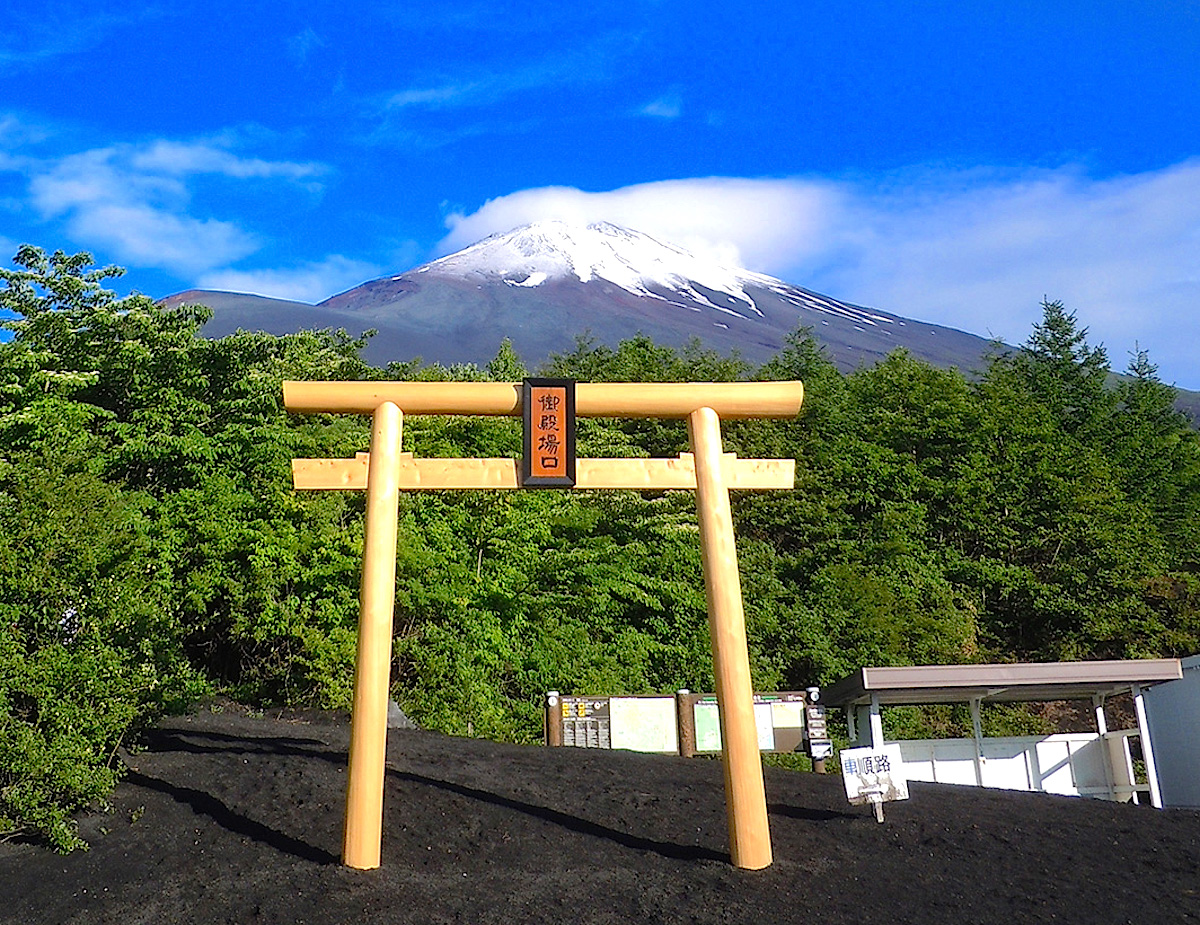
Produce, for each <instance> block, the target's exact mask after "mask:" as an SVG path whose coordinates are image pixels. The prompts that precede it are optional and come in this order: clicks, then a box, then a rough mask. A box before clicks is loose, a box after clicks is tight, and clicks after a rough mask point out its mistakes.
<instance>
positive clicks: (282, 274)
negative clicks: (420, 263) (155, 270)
mask: <svg viewBox="0 0 1200 925" xmlns="http://www.w3.org/2000/svg"><path fill="white" fill-rule="evenodd" d="M382 272H383V271H382V270H381V269H380V268H379V267H377V266H375V265H374V264H371V263H365V262H363V261H361V260H351V259H349V258H348V257H343V256H341V255H340V254H333V255H331V256H329V257H326V258H325V259H324V260H322V261H321V262H319V263H307V264H304V265H303V266H300V267H291V268H286V269H271V270H213V271H211V272H209V273H205V274H203V275H202V276H201V277H200V279H199V283H198V285H199V286H200V287H201V288H203V289H221V290H226V291H229V292H249V293H253V294H254V295H264V296H269V297H271V298H274V299H291V300H293V301H297V302H314V303H315V302H320V301H322V300H324V299H327V298H328V297H329V296H331V295H333V294H335V293H338V292H344V291H345V290H347V289H351V288H353V287H354V286H357V285H358V284H359V283H362V282H365V281H367V280H370V279H375V278H377V277H378V276H380V275H381V274H382Z"/></svg>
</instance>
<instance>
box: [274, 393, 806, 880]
mask: <svg viewBox="0 0 1200 925" xmlns="http://www.w3.org/2000/svg"><path fill="white" fill-rule="evenodd" d="M522 392H523V389H522V384H521V383H493V382H294V381H293V382H284V383H283V398H284V406H285V407H286V408H287V410H288V411H292V412H297V413H348V414H369V415H371V416H372V417H373V427H372V432H371V449H370V452H369V453H366V454H363V453H360V454H359V455H358V456H357V457H355V458H354V459H296V460H293V462H292V467H293V484H294V485H295V487H296V488H298V489H324V490H337V489H360V490H361V489H366V492H367V512H366V535H365V538H364V542H363V576H362V597H361V604H360V611H359V626H358V655H357V661H356V665H355V673H354V703H353V712H352V714H351V727H350V766H349V775H348V776H349V781H348V784H347V793H346V822H345V830H344V835H343V841H342V863H343V864H344V865H346V866H347V867H353V868H356V869H359V870H371V869H374V868H377V867H378V866H379V863H380V846H381V840H382V829H383V783H384V761H385V750H386V745H387V706H388V685H389V681H390V668H391V652H392V620H393V615H394V614H393V610H394V605H395V598H396V589H395V585H396V533H397V521H398V507H399V492H400V491H401V490H413V489H456V488H462V489H465V488H520V487H521V485H522V479H521V468H520V463H521V461H520V460H517V459H414V458H413V455H412V454H411V453H402V452H400V436H401V430H402V426H403V420H404V415H405V414H417V415H420V414H480V415H504V416H514V417H515V416H520V415H521V414H522ZM803 397H804V386H803V385H802V384H801V383H800V382H733V383H712V382H687V383H682V382H672V383H579V384H577V385H575V414H576V415H577V416H580V417H643V418H645V417H655V418H686V419H687V422H688V436H689V440H690V443H691V449H692V452H691V453H687V454H681V455H680V457H679V458H678V459H580V460H578V468H577V473H576V478H575V483H574V486H573V487H574V488H577V489H596V488H624V489H635V490H636V489H665V488H686V489H694V490H695V492H696V508H697V515H698V519H699V522H700V549H701V561H702V563H703V569H704V588H705V595H706V598H707V601H708V619H709V629H710V635H711V638H712V650H713V674H714V677H715V681H716V694H717V704H718V710H719V715H720V725H721V745H722V757H723V765H724V771H725V803H726V810H727V815H728V820H729V847H730V857H731V860H732V862H733V864H734V866H736V867H740V868H745V869H750V870H758V869H760V868H763V867H767V866H769V865H770V863H771V837H770V832H769V830H768V826H767V801H766V795H765V792H764V788H763V773H762V758H761V756H760V754H759V750H758V734H757V728H756V726H755V721H754V695H753V689H752V687H751V682H750V659H749V652H748V649H747V645H746V626H745V617H744V614H743V611H742V593H741V584H740V581H739V578H738V568H737V551H736V549H735V547H734V537H733V518H732V515H731V513H730V507H729V489H731V488H742V489H745V488H791V487H792V486H793V483H794V480H795V460H791V459H760V460H739V459H736V457H734V456H733V454H725V453H724V452H723V450H722V445H721V419H722V418H725V419H736V418H786V417H794V416H795V415H796V414H798V413H799V411H800V403H801V401H802V400H803Z"/></svg>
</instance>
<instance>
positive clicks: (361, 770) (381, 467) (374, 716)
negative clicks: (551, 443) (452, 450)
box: [342, 402, 404, 870]
mask: <svg viewBox="0 0 1200 925" xmlns="http://www.w3.org/2000/svg"><path fill="white" fill-rule="evenodd" d="M403 422H404V415H403V414H402V413H401V411H400V409H399V408H398V407H397V406H396V405H394V404H393V403H392V402H384V403H383V404H381V405H380V406H379V407H378V408H376V409H375V415H374V426H373V428H372V432H371V459H370V462H369V468H368V471H367V520H366V537H365V539H364V542H363V574H362V599H361V604H360V608H359V619H358V659H357V662H356V667H355V672H354V712H353V713H352V714H351V720H350V768H349V772H348V773H349V784H348V786H347V789H346V827H345V831H344V833H343V838H342V863H343V864H345V865H346V866H347V867H353V868H356V869H358V870H372V869H374V868H376V867H378V866H379V860H380V847H381V844H382V838H383V778H384V760H385V752H386V749H387V708H388V685H389V682H390V680H391V663H392V620H393V616H394V613H393V611H394V608H395V601H396V533H397V519H398V511H399V503H400V497H399V495H400V492H399V472H400V434H401V429H402V427H403Z"/></svg>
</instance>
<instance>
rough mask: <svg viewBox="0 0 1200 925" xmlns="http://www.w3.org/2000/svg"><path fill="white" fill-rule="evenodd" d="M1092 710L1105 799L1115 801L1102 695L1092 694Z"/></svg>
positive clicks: (1106, 718) (1106, 722)
mask: <svg viewBox="0 0 1200 925" xmlns="http://www.w3.org/2000/svg"><path fill="white" fill-rule="evenodd" d="M1092 710H1093V712H1094V713H1095V715H1096V733H1097V734H1098V736H1099V739H1098V742H1097V744H1098V745H1099V746H1100V756H1101V758H1102V760H1101V762H1100V763H1101V764H1102V765H1104V787H1105V790H1106V791H1107V793H1106V794H1105V799H1108V800H1115V799H1117V791H1116V781H1115V780H1114V779H1113V767H1112V749H1110V748H1109V747H1108V717H1107V716H1105V715H1104V695H1103V694H1092Z"/></svg>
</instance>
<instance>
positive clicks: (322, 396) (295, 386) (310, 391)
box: [283, 380, 804, 420]
mask: <svg viewBox="0 0 1200 925" xmlns="http://www.w3.org/2000/svg"><path fill="white" fill-rule="evenodd" d="M803 400H804V384H803V383H801V382H799V381H788V382H580V383H577V384H576V386H575V414H576V416H578V417H620V418H686V417H688V416H689V415H690V414H691V413H692V412H693V411H696V410H697V409H699V408H711V409H712V410H713V411H715V412H716V413H717V416H718V417H720V418H721V419H722V420H734V419H744V418H790V417H795V416H796V415H797V414H798V413H799V412H800V405H801V402H802V401H803ZM384 402H391V403H392V404H394V405H396V407H398V408H399V409H400V410H401V411H402V412H404V413H405V414H481V415H492V416H502V417H519V416H520V415H521V383H519V382H516V383H510V382H298V381H294V380H293V381H287V382H284V383H283V403H284V407H285V408H287V410H288V411H291V412H296V413H310V414H313V413H322V412H326V413H342V414H373V413H374V412H375V409H376V408H378V407H379V406H380V405H382V404H383V403H384Z"/></svg>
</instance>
